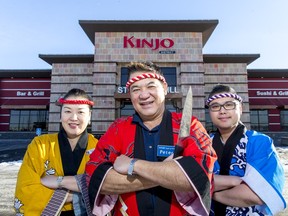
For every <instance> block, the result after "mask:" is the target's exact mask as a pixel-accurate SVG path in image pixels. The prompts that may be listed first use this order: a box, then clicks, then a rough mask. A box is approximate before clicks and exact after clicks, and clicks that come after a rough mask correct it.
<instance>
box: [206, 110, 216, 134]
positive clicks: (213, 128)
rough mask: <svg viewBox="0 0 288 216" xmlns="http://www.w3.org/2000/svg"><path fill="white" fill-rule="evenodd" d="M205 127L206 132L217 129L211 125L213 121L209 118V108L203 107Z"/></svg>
mask: <svg viewBox="0 0 288 216" xmlns="http://www.w3.org/2000/svg"><path fill="white" fill-rule="evenodd" d="M205 128H206V130H207V132H208V133H211V132H213V131H216V130H217V128H216V127H215V126H214V125H213V122H212V120H211V118H210V114H209V109H205Z"/></svg>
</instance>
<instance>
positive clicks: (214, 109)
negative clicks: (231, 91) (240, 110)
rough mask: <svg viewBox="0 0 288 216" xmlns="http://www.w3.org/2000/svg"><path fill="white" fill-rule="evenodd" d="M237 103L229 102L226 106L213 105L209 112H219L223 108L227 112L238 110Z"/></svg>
mask: <svg viewBox="0 0 288 216" xmlns="http://www.w3.org/2000/svg"><path fill="white" fill-rule="evenodd" d="M236 105H237V103H236V102H233V101H227V102H226V103H224V104H222V105H221V104H218V103H215V104H212V105H211V106H209V110H210V111H212V112H218V111H220V110H221V108H222V107H223V108H224V109H225V110H234V109H235V108H236Z"/></svg>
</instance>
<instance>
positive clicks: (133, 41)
mask: <svg viewBox="0 0 288 216" xmlns="http://www.w3.org/2000/svg"><path fill="white" fill-rule="evenodd" d="M123 46H124V48H128V47H130V48H145V47H148V48H150V49H152V50H157V49H159V48H171V47H173V46H174V41H173V40H172V39H170V38H164V39H161V38H150V39H145V38H135V37H134V36H131V37H128V36H124V41H123Z"/></svg>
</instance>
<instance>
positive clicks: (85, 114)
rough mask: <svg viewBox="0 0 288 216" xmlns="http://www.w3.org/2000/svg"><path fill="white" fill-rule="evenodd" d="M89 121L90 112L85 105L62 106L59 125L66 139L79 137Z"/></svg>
mask: <svg viewBox="0 0 288 216" xmlns="http://www.w3.org/2000/svg"><path fill="white" fill-rule="evenodd" d="M66 99H67V100H87V99H85V98H82V97H72V96H71V97H68V98H66ZM90 119H91V110H90V108H89V105H87V104H63V106H62V108H61V119H60V120H61V123H62V126H63V128H64V130H65V131H66V134H67V136H68V138H70V139H73V138H77V137H80V136H81V134H82V133H83V132H84V131H85V129H86V128H87V126H88V124H89V122H90Z"/></svg>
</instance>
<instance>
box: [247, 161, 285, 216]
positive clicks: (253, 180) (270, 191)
mask: <svg viewBox="0 0 288 216" xmlns="http://www.w3.org/2000/svg"><path fill="white" fill-rule="evenodd" d="M242 179H243V181H245V183H247V184H248V185H249V187H250V188H251V189H252V190H253V191H254V192H255V193H256V194H257V195H258V196H259V197H260V198H261V199H262V200H263V201H264V202H265V204H266V205H267V206H268V208H269V209H270V211H271V212H272V214H273V215H274V214H276V213H277V212H279V211H281V210H283V209H284V207H285V205H284V203H283V201H282V199H281V197H280V196H279V194H278V193H277V191H276V190H275V189H274V188H273V187H272V185H270V184H269V183H268V182H267V181H266V179H265V178H263V176H262V175H261V174H260V173H259V172H258V171H257V170H256V169H255V168H254V167H252V166H251V165H250V164H248V163H247V166H246V171H245V176H243V177H242Z"/></svg>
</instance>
